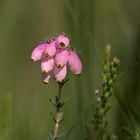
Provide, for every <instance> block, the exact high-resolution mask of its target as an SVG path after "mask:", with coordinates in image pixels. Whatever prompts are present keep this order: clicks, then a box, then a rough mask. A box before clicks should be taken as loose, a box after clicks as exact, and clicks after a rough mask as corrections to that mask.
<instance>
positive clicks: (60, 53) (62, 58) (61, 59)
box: [55, 49, 69, 68]
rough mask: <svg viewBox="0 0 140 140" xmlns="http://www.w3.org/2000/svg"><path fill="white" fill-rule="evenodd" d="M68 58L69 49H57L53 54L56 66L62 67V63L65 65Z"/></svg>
mask: <svg viewBox="0 0 140 140" xmlns="http://www.w3.org/2000/svg"><path fill="white" fill-rule="evenodd" d="M68 58H69V51H68V50H67V49H64V50H62V49H58V50H57V53H56V55H55V65H56V66H57V67H58V68H62V67H63V66H64V65H66V63H67V61H68Z"/></svg>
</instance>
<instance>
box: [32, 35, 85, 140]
mask: <svg viewBox="0 0 140 140" xmlns="http://www.w3.org/2000/svg"><path fill="white" fill-rule="evenodd" d="M69 43H70V41H69V38H68V36H67V35H64V34H60V35H58V36H56V37H54V38H53V39H49V40H48V41H44V42H42V43H40V44H39V45H37V46H36V47H35V48H34V49H33V51H32V53H31V60H32V61H34V62H36V61H41V75H42V80H43V83H45V84H48V83H49V81H50V80H51V79H55V81H56V82H57V83H58V93H57V95H56V96H55V100H54V101H53V100H50V102H51V103H52V104H53V105H54V106H55V109H56V112H55V114H51V115H52V119H53V121H54V129H53V130H52V131H51V133H49V134H50V138H51V140H58V139H59V138H60V137H61V136H62V134H60V133H59V129H60V124H61V122H62V121H63V120H64V119H63V111H62V107H63V105H64V101H62V99H61V91H62V87H63V86H64V84H65V83H66V82H67V81H68V80H66V75H67V66H69V69H70V70H71V71H72V73H74V74H75V75H79V74H81V72H82V62H81V60H80V58H79V55H78V54H77V52H76V51H74V50H73V49H72V48H71V47H70V45H69Z"/></svg>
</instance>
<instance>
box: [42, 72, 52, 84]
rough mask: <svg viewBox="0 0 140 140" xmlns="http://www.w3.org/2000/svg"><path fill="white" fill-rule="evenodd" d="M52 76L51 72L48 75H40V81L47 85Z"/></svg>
mask: <svg viewBox="0 0 140 140" xmlns="http://www.w3.org/2000/svg"><path fill="white" fill-rule="evenodd" d="M51 77H52V75H51V72H49V73H42V80H43V83H44V84H48V83H49V81H50V79H51Z"/></svg>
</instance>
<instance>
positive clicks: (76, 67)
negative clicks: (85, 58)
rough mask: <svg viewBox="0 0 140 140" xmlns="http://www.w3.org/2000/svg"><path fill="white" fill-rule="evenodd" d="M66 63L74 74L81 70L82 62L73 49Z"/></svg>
mask: <svg viewBox="0 0 140 140" xmlns="http://www.w3.org/2000/svg"><path fill="white" fill-rule="evenodd" d="M68 64H69V68H70V70H71V71H72V72H73V73H74V74H76V75H78V74H80V73H81V72H82V63H81V60H80V58H79V56H78V54H77V53H76V52H75V51H70V55H69V59H68Z"/></svg>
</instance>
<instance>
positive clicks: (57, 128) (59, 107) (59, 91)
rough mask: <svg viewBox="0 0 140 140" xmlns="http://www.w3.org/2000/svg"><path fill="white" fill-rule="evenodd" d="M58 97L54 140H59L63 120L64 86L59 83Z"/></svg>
mask: <svg viewBox="0 0 140 140" xmlns="http://www.w3.org/2000/svg"><path fill="white" fill-rule="evenodd" d="M58 86H59V88H58V95H57V96H56V116H55V118H54V121H55V125H54V130H53V140H57V139H58V138H59V136H58V132H59V131H58V130H59V126H60V122H61V121H62V118H63V112H61V110H60V109H61V107H62V105H63V104H62V103H61V91H62V86H63V84H62V83H60V82H58Z"/></svg>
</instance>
